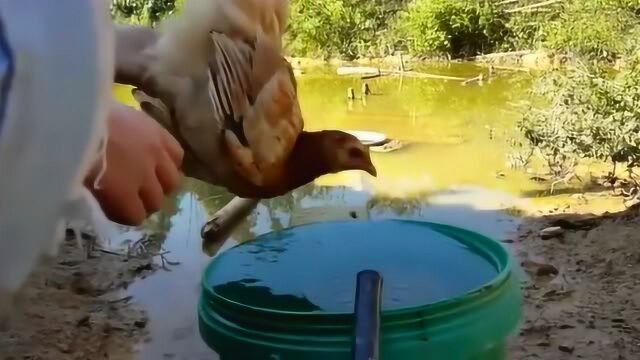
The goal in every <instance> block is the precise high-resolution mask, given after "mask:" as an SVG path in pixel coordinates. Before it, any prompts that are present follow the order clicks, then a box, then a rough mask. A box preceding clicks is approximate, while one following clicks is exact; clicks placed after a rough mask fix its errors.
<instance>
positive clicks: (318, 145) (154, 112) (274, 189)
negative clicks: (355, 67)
mask: <svg viewBox="0 0 640 360" xmlns="http://www.w3.org/2000/svg"><path fill="white" fill-rule="evenodd" d="M133 96H134V97H135V98H136V100H137V101H138V102H139V103H140V107H141V108H142V110H143V111H145V112H146V113H147V114H149V115H150V116H152V117H153V118H155V119H156V120H157V121H158V122H160V123H161V124H163V125H164V126H165V127H166V128H167V129H168V130H169V132H171V133H174V134H175V131H174V129H173V128H172V127H171V125H170V124H171V119H170V112H169V110H168V109H167V107H166V106H165V105H164V104H163V103H161V102H160V101H159V100H158V99H154V98H151V97H149V96H148V95H146V94H145V93H144V92H142V91H141V90H139V89H134V90H133ZM179 141H181V143H183V145H186V146H185V158H184V165H183V166H184V171H185V174H186V175H187V176H191V177H194V178H197V179H200V180H203V181H206V182H209V183H212V184H214V185H221V186H224V187H225V188H227V189H228V190H229V191H231V192H232V193H234V194H236V195H238V196H240V197H245V198H261V199H267V198H272V197H275V196H280V195H284V194H286V193H288V192H289V191H291V190H293V189H296V188H298V187H300V186H302V185H305V184H308V183H310V182H312V181H313V180H315V179H316V178H318V177H320V176H322V175H325V174H331V173H338V172H341V171H346V170H362V171H366V172H367V173H369V174H371V175H373V176H377V170H376V168H375V166H374V165H373V163H372V162H371V158H370V155H369V148H368V147H367V146H365V145H363V144H362V143H361V142H360V141H359V140H358V139H357V138H356V137H355V136H353V135H351V134H349V133H345V132H342V131H339V130H323V131H312V132H307V131H303V132H301V133H300V135H299V136H298V138H297V141H296V143H295V145H294V147H293V150H292V151H291V155H290V156H289V157H288V158H287V161H286V163H285V167H284V171H283V172H282V173H281V177H280V178H279V181H278V182H276V183H275V184H273V185H271V186H258V185H255V184H253V183H251V182H250V181H248V180H247V179H246V178H244V177H242V176H241V175H239V174H238V173H236V172H235V167H233V166H232V165H230V164H229V161H228V160H229V158H228V157H224V156H223V157H222V158H221V159H220V161H219V162H218V164H217V165H215V164H214V166H216V168H217V169H222V170H223V171H222V173H224V175H225V176H221V177H218V178H217V179H216V180H214V181H212V180H211V178H210V176H209V175H208V171H207V168H205V167H203V165H202V163H201V162H200V161H198V160H197V159H196V157H197V155H196V154H194V151H193V150H190V149H191V146H190V145H189V144H188V143H184V142H183V141H182V140H180V139H179ZM218 141H219V140H218ZM221 145H222V144H221ZM222 154H224V152H222ZM219 173H220V172H219Z"/></svg>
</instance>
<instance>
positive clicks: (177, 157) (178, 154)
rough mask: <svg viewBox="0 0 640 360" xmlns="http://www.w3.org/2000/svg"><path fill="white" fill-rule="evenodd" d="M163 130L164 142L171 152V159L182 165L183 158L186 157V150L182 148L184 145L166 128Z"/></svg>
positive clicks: (168, 151) (177, 164)
mask: <svg viewBox="0 0 640 360" xmlns="http://www.w3.org/2000/svg"><path fill="white" fill-rule="evenodd" d="M163 130H164V131H163V132H164V136H163V137H162V142H163V144H164V146H165V148H166V150H167V153H168V154H169V157H170V158H171V160H172V161H173V162H174V163H175V164H176V166H178V167H180V166H182V159H183V158H184V150H183V149H182V146H181V145H180V143H179V142H178V140H176V138H174V137H173V135H171V134H170V133H169V132H168V131H166V130H165V129H163Z"/></svg>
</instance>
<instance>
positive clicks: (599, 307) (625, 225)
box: [509, 203, 640, 360]
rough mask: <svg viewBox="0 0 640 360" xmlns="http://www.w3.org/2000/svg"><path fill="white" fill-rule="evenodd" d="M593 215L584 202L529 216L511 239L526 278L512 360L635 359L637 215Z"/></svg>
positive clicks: (639, 277)
mask: <svg viewBox="0 0 640 360" xmlns="http://www.w3.org/2000/svg"><path fill="white" fill-rule="evenodd" d="M600 210H602V209H600ZM597 211H598V209H597V208H596V207H595V206H594V205H592V204H589V203H582V204H574V205H571V206H568V207H565V208H564V209H555V210H552V211H551V213H550V214H547V215H544V216H541V217H540V215H539V214H534V215H535V216H534V217H531V218H530V219H529V220H527V221H525V223H524V224H523V225H522V227H521V228H520V231H519V237H518V238H517V239H513V241H514V242H513V246H514V250H516V253H517V257H518V259H519V261H520V262H521V265H522V267H523V268H524V270H525V271H526V273H527V274H528V275H529V276H530V279H529V281H528V282H527V283H526V284H525V285H524V291H525V319H524V323H523V326H522V328H521V331H520V334H519V336H518V337H517V338H516V339H514V341H513V344H512V347H511V352H510V356H509V358H510V359H515V360H525V359H545V360H555V359H569V358H571V359H574V358H579V359H587V360H596V359H616V360H618V359H619V360H622V359H637V358H638V355H637V354H638V353H640V214H639V213H638V208H637V207H633V208H629V209H627V210H624V211H620V212H616V213H607V212H604V213H602V214H593V213H594V212H597ZM634 354H636V355H634Z"/></svg>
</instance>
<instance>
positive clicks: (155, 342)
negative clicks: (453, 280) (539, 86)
mask: <svg viewBox="0 0 640 360" xmlns="http://www.w3.org/2000/svg"><path fill="white" fill-rule="evenodd" d="M421 70H424V71H428V72H432V73H440V74H448V75H453V76H461V77H472V76H476V75H477V74H478V73H479V72H480V71H482V69H481V68H478V67H475V66H471V65H452V66H450V67H438V68H435V67H433V68H424V69H421ZM333 73H335V70H331V69H325V70H322V71H313V72H309V73H308V74H304V75H302V76H300V77H298V84H299V96H300V101H301V105H302V110H303V115H304V117H305V128H307V129H310V130H314V129H321V128H336V129H343V130H369V131H378V132H383V133H385V134H386V135H387V136H388V137H390V138H394V139H399V140H402V141H404V142H406V143H407V144H408V145H407V146H406V147H405V148H403V149H400V150H398V151H394V152H389V153H374V154H372V157H373V161H374V163H375V165H376V167H377V168H378V174H379V176H378V178H372V177H370V176H369V175H367V174H363V173H360V172H348V173H342V174H337V175H331V176H325V177H323V178H321V179H318V180H317V181H316V182H315V183H314V184H310V185H308V186H304V187H302V188H300V189H297V190H295V191H293V192H291V193H290V194H287V195H285V196H282V197H279V198H276V199H272V200H266V201H262V202H261V204H260V205H259V206H258V207H257V209H256V210H255V211H254V212H253V213H252V214H251V215H250V216H249V217H248V218H247V219H246V221H245V222H244V223H242V224H241V225H240V226H239V227H238V229H237V230H236V231H235V232H234V234H233V235H232V237H231V238H230V239H229V240H228V241H227V242H226V243H225V244H224V245H223V246H222V248H221V250H220V251H224V250H225V249H227V248H229V247H231V246H233V245H234V244H237V243H239V242H243V241H246V240H248V239H251V238H253V237H255V236H257V235H260V234H263V233H267V232H269V231H272V230H277V229H282V228H285V227H288V226H290V225H295V224H300V223H305V222H312V221H321V220H327V219H332V218H344V217H346V216H349V215H351V214H353V213H355V214H357V216H358V217H359V218H373V219H375V218H410V219H422V220H428V221H434V222H441V223H446V224H450V225H455V226H461V227H464V228H466V229H469V230H473V231H477V232H480V233H482V234H485V235H487V236H490V237H493V238H496V239H504V238H506V237H509V236H510V235H511V233H512V232H513V231H514V230H515V229H516V227H517V224H518V219H516V218H514V217H512V216H511V215H509V214H510V212H506V211H503V210H504V209H510V208H513V207H516V206H518V205H520V204H521V202H522V201H523V200H522V198H523V197H528V196H530V195H531V194H532V193H535V192H536V191H539V189H540V185H537V184H534V183H532V182H531V181H529V180H528V177H527V175H526V174H524V173H523V172H519V171H516V170H509V169H508V167H507V165H506V163H505V162H506V156H505V155H506V151H507V148H508V144H507V139H508V137H509V136H510V135H511V134H512V131H513V125H514V123H515V119H516V116H517V114H516V113H515V112H514V111H513V109H512V108H511V106H509V104H510V103H511V102H517V101H519V100H521V98H522V97H523V96H524V94H525V92H526V90H527V88H528V86H529V83H530V79H529V78H528V76H527V75H526V74H512V73H503V74H500V76H498V77H496V78H493V79H492V80H491V81H489V82H485V83H484V84H482V86H480V85H478V84H470V85H467V86H462V85H461V84H460V83H459V82H454V81H448V82H447V81H442V80H424V79H411V78H404V79H400V78H398V77H383V78H378V79H374V80H367V82H368V83H369V85H370V87H371V89H372V91H373V95H371V96H369V97H367V98H366V101H364V102H363V101H362V99H357V100H355V101H353V102H349V101H347V100H346V91H347V88H349V87H353V88H355V89H356V93H357V96H359V89H360V88H361V80H360V79H357V78H345V77H338V76H334V75H332V74H333ZM116 92H117V93H118V96H119V97H120V98H122V99H125V98H126V99H127V101H131V99H130V96H129V93H128V89H126V88H116ZM231 198H232V196H231V195H229V194H228V193H226V192H225V191H223V190H221V189H220V188H217V187H213V186H208V185H205V184H202V183H200V182H196V181H187V182H186V184H185V186H184V188H183V190H182V192H181V193H180V194H179V195H178V196H177V197H176V198H175V199H169V200H168V201H167V206H166V209H167V210H166V211H164V212H163V213H160V214H157V215H155V216H154V217H152V218H151V219H150V220H149V221H148V225H147V227H148V228H149V229H151V230H153V231H159V232H162V233H165V234H166V236H163V239H162V241H163V243H162V246H163V248H164V249H166V250H169V251H171V253H170V254H168V255H167V256H168V257H169V259H170V260H171V261H180V263H181V264H180V265H178V266H173V267H170V270H171V271H164V270H160V271H158V272H156V273H155V274H153V275H151V276H149V277H148V278H146V279H144V280H141V281H138V282H136V283H134V284H133V285H132V286H131V288H130V292H131V294H132V295H133V296H134V298H135V299H136V301H138V302H139V303H140V304H142V305H143V306H144V307H145V308H146V310H147V311H148V312H149V315H150V317H151V321H150V325H149V326H150V330H151V335H150V341H149V342H148V343H146V344H144V345H143V346H142V350H141V353H140V358H141V359H162V358H173V359H215V355H212V354H213V353H212V352H211V350H209V349H208V348H207V347H206V346H205V345H204V344H203V343H202V342H201V340H200V338H199V335H198V330H197V317H196V303H197V300H198V295H199V281H200V278H201V275H202V271H203V269H204V267H205V266H206V265H207V264H208V263H209V261H210V258H209V257H207V256H206V255H204V253H203V251H202V245H201V240H200V227H201V226H202V224H203V223H204V222H205V221H206V219H207V217H208V216H210V215H212V214H213V213H214V212H215V211H216V210H218V209H219V208H221V207H222V206H224V204H226V202H228V201H229V200H230V199H231ZM365 250H366V249H364V250H363V251H365ZM212 356H213V357H212Z"/></svg>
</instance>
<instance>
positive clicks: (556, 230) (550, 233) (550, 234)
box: [540, 226, 564, 240]
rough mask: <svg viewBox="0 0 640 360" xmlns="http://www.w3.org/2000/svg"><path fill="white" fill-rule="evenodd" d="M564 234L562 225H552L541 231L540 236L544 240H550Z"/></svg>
mask: <svg viewBox="0 0 640 360" xmlns="http://www.w3.org/2000/svg"><path fill="white" fill-rule="evenodd" d="M563 234H564V229H562V228H561V227H560V226H551V227H548V228H545V229H542V230H541V231H540V238H541V239H542V240H549V239H553V238H557V237H560V236H562V235H563Z"/></svg>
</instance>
